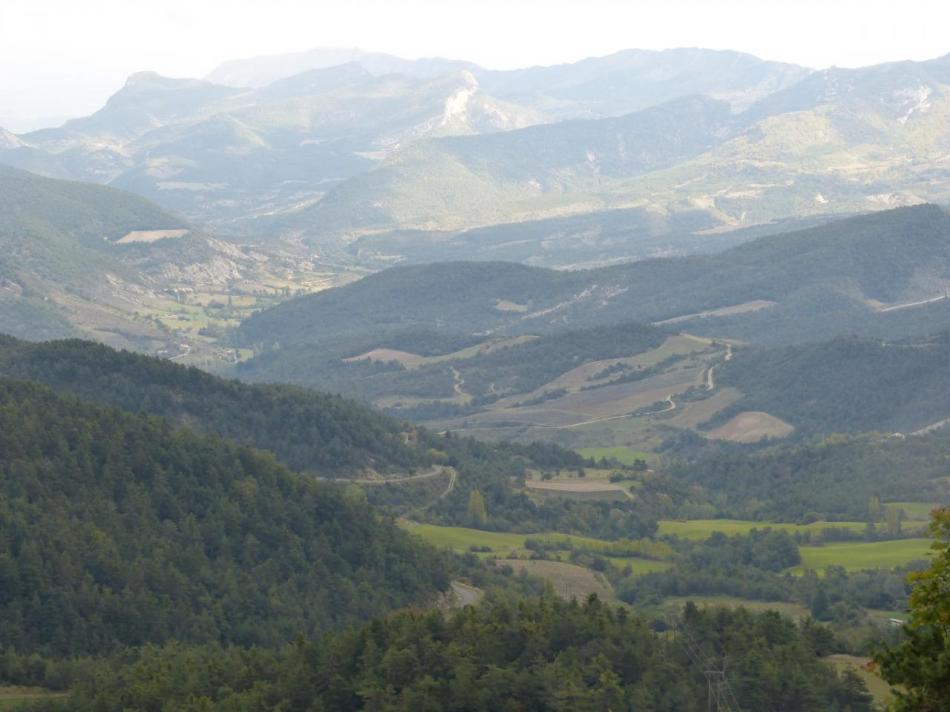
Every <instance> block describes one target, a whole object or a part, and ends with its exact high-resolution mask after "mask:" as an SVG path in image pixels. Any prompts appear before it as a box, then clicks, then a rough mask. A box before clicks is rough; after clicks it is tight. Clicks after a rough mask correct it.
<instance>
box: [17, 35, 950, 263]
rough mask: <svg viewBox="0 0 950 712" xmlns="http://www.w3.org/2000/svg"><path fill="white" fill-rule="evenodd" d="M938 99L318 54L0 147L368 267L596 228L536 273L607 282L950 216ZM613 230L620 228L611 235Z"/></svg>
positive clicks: (218, 75) (942, 99) (783, 70)
mask: <svg viewBox="0 0 950 712" xmlns="http://www.w3.org/2000/svg"><path fill="white" fill-rule="evenodd" d="M948 90H950V58H948V57H944V58H941V59H937V60H932V61H928V62H916V63H915V62H901V63H894V64H886V65H879V66H874V67H868V68H863V69H829V70H825V71H818V72H814V71H811V70H809V69H806V68H802V67H796V66H791V65H784V64H779V63H774V62H766V61H763V60H760V59H757V58H755V57H751V56H749V55H743V54H739V53H734V52H721V51H711V50H700V49H679V50H669V51H663V52H646V51H637V50H629V51H624V52H619V53H617V54H614V55H611V56H608V57H601V58H593V59H588V60H584V61H581V62H577V63H574V64H568V65H559V66H555V67H535V68H529V69H523V70H515V71H490V70H485V69H483V68H480V67H478V66H476V65H473V64H471V63H467V62H459V61H454V60H444V59H427V60H405V59H400V58H397V57H392V56H389V55H384V54H377V53H367V52H361V51H358V50H314V51H312V52H307V53H302V54H292V55H281V56H275V57H261V58H254V59H247V60H238V61H235V62H229V63H226V64H224V65H222V66H221V67H219V68H218V69H216V70H215V71H214V72H212V73H211V74H210V75H209V76H208V77H207V78H206V79H204V80H195V79H169V78H165V77H160V76H158V75H155V74H151V73H142V74H137V75H133V76H132V77H130V79H129V81H128V83H127V84H126V86H125V87H124V88H123V89H122V90H120V91H119V92H118V93H117V94H116V95H115V96H113V97H112V98H111V99H110V100H109V101H108V103H107V104H106V106H104V107H103V108H102V109H101V110H100V111H99V112H97V113H95V114H93V115H92V116H90V117H86V118H83V119H77V120H74V121H71V122H68V123H67V124H65V125H64V126H63V127H60V128H58V129H46V130H42V131H36V132H33V133H29V134H25V135H21V136H16V135H13V134H11V133H9V132H3V133H0V162H4V163H8V164H11V165H14V166H17V167H20V168H23V169H26V170H30V171H33V172H37V173H40V174H43V175H47V176H54V177H61V178H72V179H78V180H87V181H95V182H101V183H108V184H110V185H113V186H116V187H122V188H125V189H128V190H131V191H133V192H136V193H139V194H141V195H143V196H146V197H148V198H149V199H151V200H153V201H155V202H156V203H157V204H159V205H161V206H163V207H165V208H166V209H172V210H175V211H178V212H180V213H181V214H183V215H185V216H186V217H187V218H188V219H189V220H191V221H197V222H200V223H202V224H206V225H207V226H208V227H209V228H210V229H213V230H217V231H219V232H220V231H227V232H232V233H235V232H237V233H243V234H246V235H253V236H255V237H258V238H261V239H262V240H264V241H265V242H270V243H272V242H273V241H274V240H278V241H288V240H289V241H293V242H296V241H298V240H299V239H300V238H303V240H304V241H306V242H308V243H310V244H311V245H312V246H314V247H313V248H312V249H318V250H319V251H320V252H321V253H333V254H335V255H336V256H337V258H339V259H345V260H347V261H351V262H355V263H357V264H364V265H365V266H370V267H378V266H379V264H381V262H380V260H382V263H383V264H386V263H393V262H399V261H401V260H404V259H409V260H418V259H419V255H420V253H422V252H425V251H426V250H427V249H428V245H431V244H432V241H433V240H436V241H439V242H440V243H442V244H443V245H445V246H447V249H449V250H450V251H451V252H452V254H454V255H455V256H458V257H463V258H472V257H475V258H484V257H486V256H491V252H488V253H486V252H485V251H483V250H482V249H481V246H480V245H479V244H478V243H473V242H472V241H471V238H472V231H473V230H481V229H484V228H488V227H491V226H496V225H500V226H509V225H520V224H521V223H524V222H529V223H532V224H533V225H534V226H535V228H539V229H533V228H532V230H531V234H530V235H529V236H528V237H526V238H524V239H523V240H522V245H526V246H530V247H533V248H536V249H534V250H533V253H534V254H537V253H538V252H541V251H544V250H545V249H546V248H547V246H548V245H549V244H550V239H551V238H555V239H557V238H558V237H559V236H560V235H561V233H560V232H559V227H558V226H557V225H556V224H553V223H550V222H544V221H552V220H561V219H565V218H575V217H583V216H593V218H592V222H593V224H595V225H597V226H607V225H609V226H610V227H607V228H606V229H607V230H609V231H610V232H611V237H610V238H609V243H610V244H609V245H606V246H605V243H604V241H603V240H601V239H600V237H599V235H598V233H597V230H599V229H601V228H600V227H597V228H595V232H594V233H593V234H591V233H588V234H587V236H586V237H587V238H588V239H587V241H588V242H589V243H591V245H592V249H591V250H590V252H589V253H584V250H582V249H581V250H577V249H568V250H566V251H565V252H564V254H555V253H552V252H551V251H550V250H548V254H547V256H546V258H545V260H542V261H541V262H540V263H541V264H550V265H551V266H576V265H585V264H598V263H600V264H604V263H609V262H611V261H615V260H620V259H624V258H627V259H630V258H641V257H644V256H650V255H661V254H686V253H690V252H694V251H708V248H706V247H704V246H703V245H702V244H701V243H702V242H703V239H704V238H706V237H710V236H712V235H720V234H722V233H724V232H726V231H730V230H734V229H737V228H742V227H748V226H759V225H768V224H769V223H772V222H774V221H779V220H785V219H789V218H794V219H802V218H811V217H813V216H823V215H831V216H840V215H848V214H854V213H861V212H867V211H869V210H878V209H885V208H892V207H896V206H900V205H909V204H916V203H921V202H927V201H930V202H941V201H944V200H946V199H947V196H948V194H950V188H948V185H950V183H948V176H950V171H948V166H947V165H946V162H947V156H948V155H950V144H948V143H947V142H948V138H947V134H946V132H945V131H944V130H943V127H944V126H945V125H946V120H947V113H948V111H950V101H948V99H947V97H948V96H950V94H948ZM618 211H627V213H626V214H627V215H631V216H634V219H633V220H632V221H631V224H630V227H629V228H627V229H625V230H617V229H616V228H615V227H613V226H615V225H616V224H617V223H616V218H617V216H618V215H622V214H623V213H622V212H618ZM475 234H481V233H475ZM390 237H391V238H392V240H390V239H389V238H390ZM575 242H576V241H575ZM523 251H532V250H523ZM516 252H517V251H516ZM498 256H505V257H508V256H509V255H508V254H507V253H505V252H504V251H503V252H502V253H501V254H500V255H498ZM364 259H365V260H366V261H365V262H364Z"/></svg>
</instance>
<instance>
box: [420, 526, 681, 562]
mask: <svg viewBox="0 0 950 712" xmlns="http://www.w3.org/2000/svg"><path fill="white" fill-rule="evenodd" d="M402 525H403V526H404V527H405V528H406V529H407V530H408V531H410V532H412V533H413V534H416V535H418V536H420V537H422V538H423V539H425V540H426V541H427V542H429V543H430V544H432V545H433V546H438V547H441V548H444V549H452V551H455V552H457V553H459V554H465V553H468V552H470V551H471V550H472V547H479V548H482V547H489V548H490V549H491V551H480V552H476V553H477V554H478V555H479V556H481V557H483V558H488V557H492V556H500V557H505V558H510V559H518V558H522V557H528V556H530V554H531V553H532V552H531V551H529V550H528V549H526V548H525V541H526V540H527V539H536V540H540V541H547V542H564V541H567V542H570V543H571V544H572V545H573V546H574V547H575V548H577V549H586V550H587V551H590V552H592V553H596V552H597V551H598V550H602V549H604V548H606V547H608V546H610V544H611V542H609V541H605V540H603V539H594V538H592V537H585V536H575V535H573V534H559V533H557V532H544V533H540V534H511V533H508V532H485V531H481V530H480V529H467V528H465V527H442V526H438V525H436V524H413V523H409V522H402ZM569 555H570V554H569V552H567V551H552V552H549V556H550V557H551V558H556V559H567V558H568V557H569ZM661 555H662V554H661ZM605 558H606V559H607V561H608V562H610V564H611V565H613V566H615V567H616V568H617V569H624V568H625V567H626V566H628V565H629V566H630V568H631V569H632V570H633V573H634V574H635V575H641V574H648V573H653V572H654V571H665V570H666V569H668V568H670V566H672V563H670V562H669V561H656V560H653V559H644V558H640V557H638V556H610V557H605Z"/></svg>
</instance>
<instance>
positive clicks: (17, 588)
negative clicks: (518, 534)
mask: <svg viewBox="0 0 950 712" xmlns="http://www.w3.org/2000/svg"><path fill="white" fill-rule="evenodd" d="M447 577H448V573H447V569H446V564H445V562H444V561H443V558H442V556H441V555H439V554H437V553H436V552H435V551H433V550H430V549H429V548H428V547H426V546H424V545H423V544H422V543H421V542H418V541H417V540H415V539H413V538H411V537H410V536H409V535H408V534H404V533H402V532H400V531H399V530H397V529H396V528H395V527H393V526H392V524H391V523H389V522H386V521H383V520H381V519H379V518H378V516H377V515H376V514H375V513H374V512H373V510H372V509H370V508H369V506H368V505H365V504H363V503H361V502H360V501H359V499H352V498H348V497H345V496H344V495H343V493H342V492H341V491H340V490H338V489H335V488H332V487H330V486H326V485H320V484H319V483H316V482H314V481H313V480H312V479H311V478H307V477H305V476H301V475H295V474H292V473H290V472H288V471H287V470H286V469H284V468H283V467H282V466H280V465H279V464H278V463H277V462H275V461H274V459H273V458H272V457H270V456H269V455H267V454H264V453H261V452H258V451H254V450H251V449H248V448H245V447H240V446H237V445H234V444H231V443H228V442H226V441H223V440H220V439H217V438H215V437H208V436H199V435H195V434H192V433H190V432H188V431H185V430H177V429H175V428H174V427H172V426H171V425H169V424H168V423H167V422H164V421H162V420H159V419H155V418H146V417H142V416H135V415H131V414H128V413H124V412H121V411H118V410H115V409H113V408H108V407H103V406H96V405H91V404H87V403H83V402H81V401H78V400H75V399H73V398H64V397H60V396H57V395H55V394H53V393H52V392H50V391H49V390H47V389H46V388H43V387H40V386H36V385H31V384H24V383H15V382H8V381H0V629H2V632H0V638H2V640H3V641H4V644H5V645H8V646H12V647H13V648H15V649H17V650H20V651H27V652H28V651H39V652H42V653H47V654H54V655H75V654H79V653H96V654H102V653H108V652H112V651H115V650H116V649H118V648H120V647H122V646H127V645H140V644H144V643H148V642H164V641H167V640H173V639H175V640H181V641H186V642H191V643H205V642H222V643H235V644H243V645H252V644H266V645H276V644H280V643H283V642H286V641H289V640H291V639H293V638H294V637H295V636H297V635H299V634H301V633H303V634H314V633H317V632H320V631H323V630H326V629H328V628H331V627H334V626H339V625H341V624H345V623H348V622H352V621H355V620H364V619H366V618H368V617H370V616H372V615H378V614H380V613H383V612H385V611H387V610H390V609H392V608H394V607H399V606H404V605H407V604H410V603H413V602H419V601H425V600H431V599H432V598H433V597H434V596H436V595H437V594H438V592H439V591H441V590H443V589H445V588H446V587H447V586H448V578H447Z"/></svg>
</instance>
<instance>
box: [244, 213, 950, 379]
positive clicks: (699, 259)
mask: <svg viewBox="0 0 950 712" xmlns="http://www.w3.org/2000/svg"><path fill="white" fill-rule="evenodd" d="M948 270H950V215H948V214H947V213H945V212H944V211H943V210H942V209H940V208H938V207H935V206H930V205H924V206H918V207H913V208H901V209H897V210H892V211H886V212H881V213H874V214H871V215H864V216H860V217H856V218H849V219H846V220H840V221H837V222H832V223H828V224H824V225H820V226H818V227H812V228H809V229H805V230H801V231H796V232H790V233H785V234H781V235H772V236H768V237H762V238H759V239H757V240H754V241H752V242H748V243H745V244H742V245H739V246H738V247H734V248H732V249H730V250H727V251H725V252H721V253H718V254H715V255H705V256H693V257H684V258H668V259H654V260H645V261H642V262H634V263H631V264H624V265H618V266H614V267H605V268H601V269H595V270H579V271H573V272H562V271H552V270H544V269H539V268H532V267H526V266H523V265H517V264H511V263H500V262H468V263H465V262H457V263H435V264H429V265H418V266H411V267H395V268H392V269H388V270H385V271H383V272H380V273H377V274H374V275H370V276H368V277H366V278H364V279H362V280H360V281H358V282H355V283H353V284H350V285H347V286H345V287H340V288H336V289H330V290H326V291H323V292H319V293H317V294H312V295H309V296H304V297H298V298H296V299H292V300H290V301H288V302H285V303H283V304H280V305H278V306H276V307H273V308H271V309H268V310H265V311H263V312H261V313H259V314H257V315H255V316H252V317H250V318H249V319H247V320H246V321H244V322H243V323H242V324H241V326H240V327H239V329H238V331H237V334H236V338H237V339H238V341H239V342H240V343H241V344H244V345H247V346H253V347H255V348H256V349H257V350H258V351H259V352H261V353H262V355H261V356H259V357H258V358H257V359H255V360H254V361H251V362H250V364H248V365H247V366H246V367H245V368H246V370H247V371H246V372H247V373H253V374H254V375H255V377H261V378H268V377H270V376H269V374H270V373H271V372H273V373H275V374H279V375H280V377H281V378H284V379H288V380H293V381H306V379H307V378H308V372H309V370H310V368H311V366H310V365H309V364H308V359H307V357H306V354H307V348H311V349H312V348H313V347H320V348H321V349H322V350H323V351H324V352H328V351H329V350H330V349H331V345H332V344H333V343H335V342H337V341H339V339H341V338H343V337H345V339H346V340H347V341H348V342H349V343H351V344H353V345H357V344H358V345H359V347H365V348H366V350H369V349H371V348H373V347H374V346H376V345H381V346H387V347H389V348H403V349H405V350H409V351H411V350H412V349H411V348H408V347H405V346H403V347H400V346H395V345H393V344H390V343H386V342H387V340H393V341H394V340H395V339H396V338H398V337H399V335H400V334H402V333H404V332H420V331H424V332H436V333H438V334H442V335H443V336H451V337H452V338H455V339H458V338H459V337H460V336H465V337H471V336H472V335H474V334H481V335H483V336H484V335H492V336H495V337H499V336H513V335H519V334H534V335H542V334H548V333H563V332H566V331H572V330H580V329H585V328H591V327H595V326H600V325H604V326H606V325H616V324H622V323H629V322H641V323H651V322H652V323H656V322H666V321H670V320H672V321H670V325H671V328H675V329H676V330H685V331H689V332H691V333H697V334H702V335H707V336H711V337H720V338H737V339H742V340H744V341H749V342H752V343H757V344H787V343H800V342H806V341H816V340H821V339H831V338H834V337H836V336H840V335H844V334H849V335H850V334H865V335H867V336H873V337H875V338H889V339H890V338H904V337H910V336H919V335H925V334H929V333H932V332H933V331H934V330H936V329H937V328H940V327H941V326H942V327H943V328H950V301H947V300H945V299H944V297H945V287H944V282H943V281H942V277H941V276H940V275H943V274H946V273H947V272H948ZM374 340H375V342H376V343H375V344H374V343H373V342H374ZM402 341H403V342H405V341H406V339H402ZM278 348H279V350H280V351H279V352H278V351H277V349H278ZM295 349H296V350H295ZM452 350H453V349H452V348H445V349H444V350H442V351H439V352H438V353H446V352H448V351H452ZM358 353H360V352H359V351H355V350H354V351H353V352H351V353H349V354H346V355H348V356H355V355H357V354H358ZM341 355H342V354H341Z"/></svg>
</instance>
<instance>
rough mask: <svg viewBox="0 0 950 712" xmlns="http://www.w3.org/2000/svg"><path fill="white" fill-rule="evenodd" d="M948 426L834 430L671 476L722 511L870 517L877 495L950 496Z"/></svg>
mask: <svg viewBox="0 0 950 712" xmlns="http://www.w3.org/2000/svg"><path fill="white" fill-rule="evenodd" d="M948 458H950V433H948V432H944V431H937V432H934V433H931V434H929V435H926V436H915V437H908V438H898V437H888V436H886V435H884V436H882V435H854V436H845V435H836V436H831V437H827V438H824V439H817V440H812V441H807V442H804V443H798V444H794V445H780V446H775V447H772V448H768V449H766V450H762V451H759V452H749V451H743V450H734V451H732V452H723V453H719V454H711V453H707V454H706V455H705V456H704V457H701V458H697V459H695V460H691V461H688V462H680V463H677V464H675V465H673V466H672V467H671V468H670V469H669V473H668V474H669V475H670V476H671V477H672V479H673V480H674V481H679V482H681V483H683V484H684V485H699V486H701V487H702V488H703V489H704V490H705V491H706V493H707V496H708V497H709V498H710V500H711V501H714V502H716V503H717V508H718V514H719V516H732V517H738V518H742V519H759V520H775V521H805V522H807V521H821V520H852V521H867V519H868V513H869V510H868V506H869V502H871V500H872V499H877V500H878V501H879V502H906V501H914V502H945V501H948V500H950V483H948V481H947V478H946V475H947V469H946V468H947V459H948Z"/></svg>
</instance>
